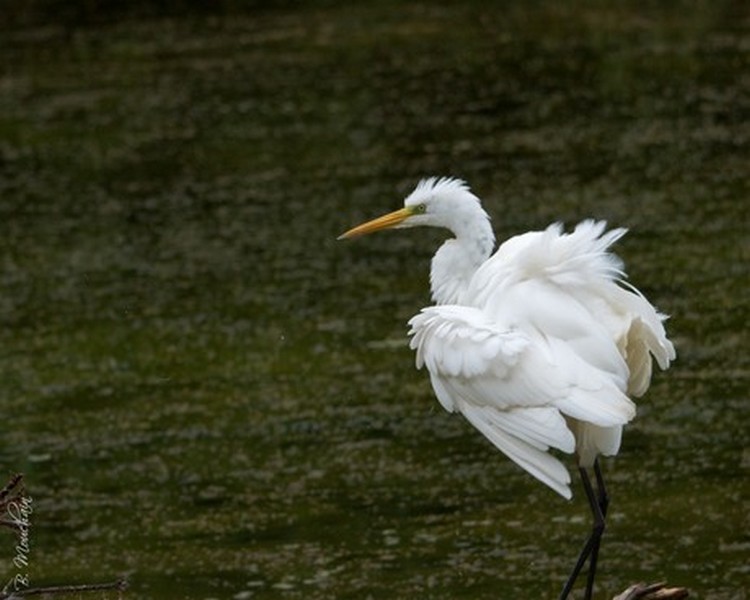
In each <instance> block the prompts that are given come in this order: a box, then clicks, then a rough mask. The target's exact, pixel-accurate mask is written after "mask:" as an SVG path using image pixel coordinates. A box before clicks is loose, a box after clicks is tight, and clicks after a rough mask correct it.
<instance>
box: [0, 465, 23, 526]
mask: <svg viewBox="0 0 750 600" xmlns="http://www.w3.org/2000/svg"><path fill="white" fill-rule="evenodd" d="M23 492H24V489H23V475H21V473H16V474H15V475H13V476H11V478H10V479H9V480H8V483H6V484H5V486H4V487H3V489H1V490H0V514H2V515H6V514H8V505H9V504H11V503H12V502H15V501H16V500H17V499H18V498H19V497H21V496H22V495H23ZM0 525H2V526H3V527H7V528H8V529H13V530H14V531H19V530H20V527H19V524H18V523H17V522H15V521H13V520H12V519H6V518H0Z"/></svg>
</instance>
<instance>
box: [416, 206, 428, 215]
mask: <svg viewBox="0 0 750 600" xmlns="http://www.w3.org/2000/svg"><path fill="white" fill-rule="evenodd" d="M414 211H415V212H417V213H419V214H424V213H426V212H427V205H426V204H417V206H416V207H415V209H414Z"/></svg>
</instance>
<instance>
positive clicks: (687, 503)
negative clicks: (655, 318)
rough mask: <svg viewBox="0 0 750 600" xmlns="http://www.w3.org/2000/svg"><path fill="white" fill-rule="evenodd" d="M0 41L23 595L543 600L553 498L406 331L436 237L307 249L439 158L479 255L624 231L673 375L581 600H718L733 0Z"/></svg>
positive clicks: (4, 353)
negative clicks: (527, 234)
mask: <svg viewBox="0 0 750 600" xmlns="http://www.w3.org/2000/svg"><path fill="white" fill-rule="evenodd" d="M0 50H1V51H2V53H1V54H2V57H3V58H2V77H1V78H0V109H1V110H0V260H1V261H2V262H1V263H0V265H1V266H0V286H1V290H2V291H1V292H0V322H1V325H2V326H1V327H0V369H1V372H0V406H1V407H2V412H3V414H4V415H5V418H4V423H5V426H4V428H3V435H2V437H0V464H1V465H2V466H3V468H4V470H5V472H6V473H8V474H10V473H11V472H14V471H21V472H23V473H25V475H26V481H27V487H28V491H29V493H30V494H31V495H32V497H33V498H34V503H35V504H34V509H35V510H34V515H33V529H32V539H31V543H32V554H31V557H30V561H31V565H30V567H29V574H30V577H31V580H32V583H34V584H35V585H43V584H52V583H73V582H81V581H92V580H108V579H111V578H113V577H114V576H117V575H120V574H126V575H128V576H129V578H130V581H131V592H129V593H128V596H133V597H138V598H237V599H238V600H239V599H242V598H258V599H265V598H268V599H270V598H290V599H291V598H305V599H314V598H341V599H345V598H352V599H354V598H356V599H361V598H373V599H377V598H383V599H386V598H389V599H390V598H415V597H425V598H435V599H441V598H445V599H448V598H527V597H529V598H530V597H547V598H549V597H555V595H556V593H557V592H558V590H559V587H560V586H561V583H562V581H563V580H564V578H565V576H566V574H567V572H568V570H569V568H570V566H571V564H572V561H573V560H574V558H575V555H576V553H577V551H578V549H579V546H580V544H581V543H582V541H583V539H584V537H585V535H586V532H587V528H588V514H587V508H586V506H585V500H584V499H583V497H582V496H583V495H582V494H581V493H580V490H578V489H576V490H575V491H576V495H575V497H574V500H573V501H572V502H566V501H564V500H562V499H561V498H559V497H557V496H556V495H554V494H553V493H552V492H550V491H549V490H547V489H546V488H543V486H541V485H539V484H538V483H537V482H536V481H535V480H533V479H532V478H531V477H530V476H528V475H526V474H524V473H522V472H520V471H519V470H518V469H517V468H516V467H514V466H513V465H512V464H511V463H510V462H509V461H508V460H506V459H504V458H503V457H502V456H501V455H499V454H498V453H497V452H495V451H494V450H493V448H492V447H490V445H489V443H488V442H486V441H485V440H484V439H482V438H481V436H480V435H478V434H477V433H475V432H474V431H473V430H472V429H471V428H470V427H469V426H468V425H467V424H466V423H465V422H463V421H462V420H461V419H460V418H458V417H452V416H450V415H447V414H446V413H444V412H443V411H442V409H441V408H440V407H439V405H438V403H437V401H436V400H435V399H434V398H433V396H432V393H431V390H430V387H429V383H428V381H427V378H426V376H425V374H424V373H418V372H416V371H415V370H414V368H413V357H412V355H411V352H410V351H409V350H408V348H407V347H406V336H405V333H406V325H405V323H406V321H407V320H408V318H409V317H410V316H411V315H412V314H414V313H415V312H416V311H417V310H418V309H419V308H420V307H421V306H423V305H425V304H426V303H427V302H428V300H429V298H428V291H427V288H428V283H427V272H428V268H429V258H430V256H431V255H432V253H433V252H434V250H435V248H436V246H437V244H438V243H439V241H440V239H441V237H442V234H441V233H439V232H432V231H410V232H393V233H388V234H382V235H381V236H374V237H372V238H369V239H362V240H358V241H357V242H355V243H342V242H336V241H335V238H336V236H337V235H338V234H339V233H341V232H342V231H343V230H345V229H347V228H348V227H349V226H351V225H353V224H356V223H358V222H360V221H361V220H363V219H365V218H369V217H372V216H375V215H377V214H380V213H382V212H384V211H387V210H391V209H393V208H396V207H398V206H399V204H400V203H401V199H402V198H403V196H404V195H405V194H406V193H408V191H410V189H411V187H412V186H413V185H414V184H415V183H416V181H417V180H418V179H419V178H420V177H422V176H426V175H433V174H437V175H441V174H450V175H455V176H461V177H465V178H466V179H468V180H469V182H470V183H471V185H472V186H473V188H474V190H475V191H476V193H477V194H478V195H479V196H481V197H482V198H483V199H484V203H485V207H486V208H487V210H488V212H490V214H491V215H492V217H493V223H494V225H495V228H496V231H497V233H498V236H499V237H500V238H505V237H508V236H510V235H513V234H515V233H519V232H523V231H527V230H529V229H537V228H541V227H544V226H546V225H547V224H548V223H550V222H552V221H556V220H561V221H564V222H565V223H567V224H569V225H570V224H574V223H575V222H577V221H578V220H580V219H583V218H585V217H591V216H593V217H597V218H604V219H607V220H608V221H610V222H611V223H612V224H613V225H617V226H626V227H629V228H631V233H630V234H629V235H628V236H627V237H626V238H625V239H624V240H623V241H622V242H621V243H620V244H618V247H617V251H618V253H619V254H620V255H621V256H622V257H623V258H624V259H625V260H626V262H627V265H628V270H629V273H630V275H631V279H632V281H633V282H635V283H636V284H637V285H638V286H639V287H640V288H641V289H642V290H643V291H644V292H645V293H646V294H647V295H648V297H649V298H650V299H651V300H653V301H654V303H655V304H657V305H658V306H659V307H660V308H661V309H662V310H663V311H665V312H667V313H669V314H670V315H672V318H671V320H670V321H669V324H668V329H669V331H670V334H671V336H672V337H673V339H674V341H675V343H676V345H677V348H678V353H679V359H678V361H677V362H676V363H675V365H674V367H673V368H672V369H671V370H670V371H668V372H667V373H664V374H662V373H659V374H657V375H656V377H655V379H654V383H653V386H652V389H651V391H650V392H649V394H648V395H647V397H646V398H644V399H643V400H641V401H640V403H639V417H638V419H637V420H636V421H635V422H634V423H633V425H632V426H631V427H629V428H628V430H627V432H626V436H625V441H624V444H623V448H622V452H621V454H620V456H619V457H618V458H617V459H616V460H607V461H605V469H606V472H607V475H608V477H609V481H610V488H611V492H612V496H613V504H612V512H611V520H610V523H611V525H610V528H609V529H608V530H607V534H606V539H605V542H604V549H603V555H602V559H601V566H600V568H601V571H600V576H599V582H600V588H599V594H598V597H600V598H609V597H612V596H613V595H614V594H615V593H618V592H620V591H622V590H623V589H624V588H625V587H627V586H628V585H630V584H631V583H633V582H635V581H639V580H648V581H656V580H668V581H670V582H671V583H673V584H679V585H683V586H687V587H689V588H690V589H691V591H692V592H693V594H694V597H696V598H706V599H712V600H725V599H726V600H729V599H739V598H745V597H746V596H745V594H746V592H745V586H746V585H747V582H748V577H749V574H748V566H747V565H748V558H749V557H750V537H748V533H747V531H748V525H749V523H748V521H747V515H748V505H747V498H748V494H749V493H750V485H748V468H749V467H750V450H748V425H749V423H750V414H749V411H748V392H747V390H748V383H750V381H749V380H750V376H749V370H748V359H747V335H746V330H747V320H748V318H749V317H750V310H748V300H747V298H748V292H749V291H750V290H748V285H747V283H748V264H749V259H750V248H749V246H748V236H747V230H748V225H749V224H748V199H749V198H748V197H749V196H750V194H749V191H750V190H749V189H748V188H749V186H748V165H750V20H749V16H748V14H747V12H746V11H743V10H741V7H740V5H739V4H736V5H733V4H731V3H711V4H709V3H704V4H700V5H699V6H697V7H696V6H691V8H690V10H687V9H682V10H681V9H677V8H676V9H670V10H667V9H664V10H662V9H659V8H658V7H656V6H655V5H652V4H650V3H644V5H643V6H641V5H640V4H632V3H631V4H629V5H627V6H624V5H622V6H621V5H618V6H617V7H615V6H612V7H609V6H605V5H601V4H600V3H588V2H575V3H572V4H570V5H569V6H568V7H567V8H566V7H561V6H558V4H557V3H553V2H538V3H534V4H533V5H529V6H527V5H526V4H525V3H512V5H510V6H507V7H504V8H503V9H502V10H499V9H498V10H493V9H488V8H486V7H484V6H483V5H482V3H478V4H472V3H464V4H460V5H455V4H452V3H446V4H444V5H432V4H412V5H410V6H409V7H408V8H404V7H402V6H400V5H399V6H396V5H391V4H389V3H384V4H382V5H375V6H353V7H346V8H343V7H342V8H335V7H327V8H311V7H306V8H298V9H287V10H276V11H268V12H257V13H250V14H239V15H231V16H226V17H185V18H172V19H151V20H145V19H141V20H131V21H127V22H122V23H111V24H108V25H102V26H98V27H84V28H75V27H70V26H69V27H67V28H63V27H58V26H44V27H31V26H29V27H27V28H20V29H18V28H17V29H15V30H13V31H6V32H5V33H3V35H2V37H0ZM570 466H571V468H572V467H573V464H572V462H571V463H570ZM0 541H1V540H0ZM12 552H13V542H12V538H10V536H8V538H7V539H6V541H5V543H4V544H1V545H0V556H2V561H3V562H2V563H0V564H2V574H3V576H5V574H6V573H7V574H8V575H9V576H10V575H12V566H11V565H10V561H11V559H12Z"/></svg>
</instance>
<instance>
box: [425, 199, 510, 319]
mask: <svg viewBox="0 0 750 600" xmlns="http://www.w3.org/2000/svg"><path fill="white" fill-rule="evenodd" d="M462 213H463V214H462V215H461V217H462V218H461V219H460V220H457V221H455V222H454V223H452V224H451V225H450V227H449V229H450V231H451V232H452V233H453V235H454V236H455V237H454V238H452V239H449V240H447V241H446V242H445V243H444V244H443V245H442V246H440V248H439V249H438V251H437V253H436V254H435V256H434V257H433V259H432V268H431V269H430V291H431V292H432V299H433V301H434V302H435V303H436V304H460V303H462V302H461V299H462V296H463V293H464V292H465V291H466V288H467V287H468V285H469V281H471V278H472V277H473V276H474V273H475V272H476V270H477V269H478V268H479V267H480V266H481V265H482V263H484V261H486V260H487V259H488V258H489V257H490V255H491V254H492V250H493V248H494V247H495V234H494V233H493V231H492V226H491V225H490V218H489V215H488V214H487V213H486V212H485V211H484V209H483V208H482V207H481V206H480V205H479V204H478V203H466V204H464V205H463V207H462Z"/></svg>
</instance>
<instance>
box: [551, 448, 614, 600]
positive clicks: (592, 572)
mask: <svg viewBox="0 0 750 600" xmlns="http://www.w3.org/2000/svg"><path fill="white" fill-rule="evenodd" d="M578 471H579V472H580V474H581V482H582V483H583V491H584V492H585V493H586V499H587V500H588V501H589V506H590V508H591V513H592V515H593V516H594V525H593V528H592V530H591V535H590V536H589V538H588V540H586V544H585V545H584V546H583V549H582V550H581V553H580V554H579V555H578V560H577V561H576V564H575V566H574V567H573V571H572V572H571V574H570V577H568V581H566V582H565V586H564V587H563V590H562V593H561V594H560V600H565V599H566V598H567V597H568V594H570V592H571V590H572V589H573V585H575V582H576V579H577V578H578V575H579V574H580V572H581V569H582V568H583V565H584V564H586V560H587V559H588V558H589V557H591V562H590V565H589V574H588V579H587V582H586V596H585V599H586V600H591V596H592V594H593V591H594V577H595V576H596V562H597V558H598V555H599V544H600V542H601V538H602V533H603V532H604V515H605V513H606V511H607V506H608V505H609V498H608V496H607V491H606V488H605V487H604V479H603V478H602V473H601V470H600V468H599V465H598V461H597V462H595V463H594V474H595V476H596V483H597V491H596V493H595V492H594V488H593V486H592V485H591V480H590V479H589V474H588V473H587V472H586V469H585V468H584V467H580V468H579V469H578Z"/></svg>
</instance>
